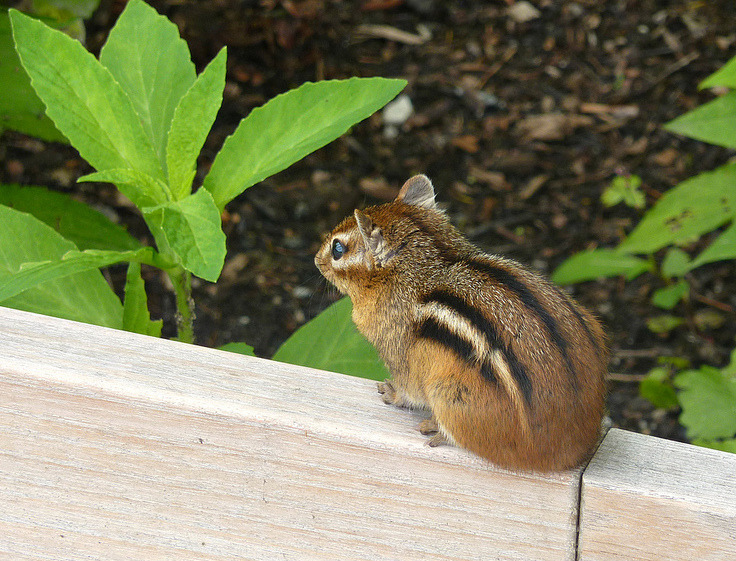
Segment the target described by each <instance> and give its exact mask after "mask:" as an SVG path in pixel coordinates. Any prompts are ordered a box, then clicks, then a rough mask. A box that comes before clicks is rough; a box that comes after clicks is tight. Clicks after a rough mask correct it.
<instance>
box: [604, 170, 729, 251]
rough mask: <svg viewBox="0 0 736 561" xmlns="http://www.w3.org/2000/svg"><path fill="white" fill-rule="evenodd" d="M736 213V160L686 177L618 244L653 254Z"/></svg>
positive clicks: (620, 248) (685, 241)
mask: <svg viewBox="0 0 736 561" xmlns="http://www.w3.org/2000/svg"><path fill="white" fill-rule="evenodd" d="M735 215H736V163H730V164H726V165H723V166H721V167H719V168H717V169H715V170H713V171H710V172H705V173H701V174H700V175H696V176H695V177H691V178H690V179H686V180H685V181H683V182H682V183H680V184H678V185H677V186H676V187H674V188H672V189H670V190H669V191H667V193H665V194H664V195H663V196H662V198H661V199H659V201H657V204H656V205H654V206H653V207H652V208H651V209H650V210H649V211H648V212H647V213H646V214H645V215H644V218H642V220H641V222H640V223H639V225H638V226H637V227H636V228H634V230H633V231H632V232H631V234H629V236H628V238H626V239H625V240H624V241H623V242H621V244H620V245H619V246H618V248H617V249H618V251H622V252H625V253H645V254H650V253H654V252H655V251H657V250H658V249H661V248H663V247H665V246H668V245H672V244H683V243H687V242H690V241H692V240H693V239H696V238H698V237H699V236H701V235H702V234H704V233H706V232H710V231H711V230H714V229H715V228H718V227H719V226H721V225H723V224H725V223H726V222H728V221H729V220H731V219H733V218H734V216H735Z"/></svg>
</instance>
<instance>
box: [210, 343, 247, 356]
mask: <svg viewBox="0 0 736 561" xmlns="http://www.w3.org/2000/svg"><path fill="white" fill-rule="evenodd" d="M217 348H218V349H220V350H221V351H227V352H229V353H236V354H239V355H245V356H256V353H255V350H254V349H253V347H251V346H250V345H246V344H245V343H225V344H224V345H222V346H221V347H217Z"/></svg>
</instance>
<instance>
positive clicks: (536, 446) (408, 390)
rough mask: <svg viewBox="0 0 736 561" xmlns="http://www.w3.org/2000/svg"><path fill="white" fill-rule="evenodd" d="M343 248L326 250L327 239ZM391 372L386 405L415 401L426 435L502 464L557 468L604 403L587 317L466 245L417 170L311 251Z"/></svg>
mask: <svg viewBox="0 0 736 561" xmlns="http://www.w3.org/2000/svg"><path fill="white" fill-rule="evenodd" d="M336 239H337V240H338V241H339V242H340V244H342V245H341V246H340V247H344V248H345V249H346V251H345V252H344V254H343V255H341V256H340V259H337V260H335V259H334V258H333V244H334V243H335V242H334V240H336ZM315 263H316V264H317V266H318V268H319V269H320V271H321V272H322V273H323V274H324V276H325V277H326V278H327V279H328V280H329V281H331V282H332V283H333V284H335V285H336V286H337V288H338V289H339V290H340V291H341V292H343V293H345V294H347V295H348V296H349V297H350V298H351V300H352V302H353V320H354V322H355V324H356V326H357V327H358V329H359V330H360V331H361V333H363V334H364V335H365V336H366V337H367V338H368V339H369V340H370V341H371V342H372V343H373V344H374V345H375V346H376V348H377V349H378V351H379V353H380V354H381V357H382V358H383V360H384V361H385V362H386V365H387V367H388V369H389V371H390V373H391V379H390V380H387V381H386V382H384V383H382V384H379V391H380V392H381V393H383V399H384V401H386V402H387V403H393V404H396V405H399V406H405V407H415V408H424V409H427V410H429V411H431V412H432V415H433V420H432V421H430V422H429V423H425V424H423V425H422V427H421V428H422V431H423V432H431V431H432V429H435V428H436V430H437V431H438V433H437V434H436V435H435V436H434V437H433V438H432V439H431V440H430V441H429V442H430V444H434V445H436V444H439V443H442V442H450V443H455V444H457V445H459V446H461V447H463V448H467V449H468V450H471V451H472V452H475V453H476V454H478V455H480V456H482V457H484V458H486V459H488V460H490V461H492V462H494V463H496V464H498V465H500V466H504V467H507V468H512V469H526V470H535V471H553V470H564V469H568V468H572V467H574V466H576V465H579V464H580V463H582V462H583V461H585V460H586V458H587V457H588V456H589V454H590V453H591V452H592V450H593V448H594V447H595V444H596V442H597V440H598V437H599V433H600V422H601V418H602V416H603V410H604V394H605V384H604V376H605V372H606V363H607V354H606V350H605V340H604V339H605V337H604V333H603V330H602V328H601V326H600V324H599V323H598V322H597V321H596V320H595V319H594V318H593V316H592V315H591V314H590V313H588V312H587V311H586V310H584V309H583V308H581V307H580V306H578V305H577V304H576V303H575V302H574V301H572V299H571V298H570V297H569V296H568V295H567V294H565V293H564V292H562V291H561V290H559V289H558V288H556V287H555V286H554V285H552V284H550V283H549V282H548V281H546V280H545V279H543V278H542V277H540V276H539V275H538V274H536V273H534V272H532V271H530V270H529V269H527V268H525V267H523V266H522V265H519V264H518V263H515V262H513V261H510V260H507V259H503V258H501V257H497V256H493V255H486V254H483V253H482V252H481V251H480V250H478V249H477V248H475V247H474V246H472V245H471V244H470V243H469V242H467V241H466V240H465V239H464V238H463V237H462V236H461V234H460V233H459V232H458V231H457V230H456V229H455V228H454V227H453V226H452V225H451V224H450V223H449V221H448V220H447V218H446V217H445V215H444V214H443V213H442V212H441V211H439V210H438V209H437V208H436V206H435V204H434V191H433V189H432V187H431V183H429V180H428V179H427V178H426V177H424V176H416V177H414V178H412V179H410V180H409V181H407V183H406V184H405V185H404V187H403V188H402V191H401V192H400V194H399V196H398V197H397V199H396V200H395V201H393V202H391V203H388V204H384V205H380V206H376V207H371V208H368V209H366V210H365V211H363V212H360V211H356V212H355V215H354V216H351V217H349V218H347V219H345V220H344V221H343V222H342V223H341V224H340V225H338V226H337V227H336V228H335V230H333V232H332V234H331V235H330V236H329V237H328V239H327V240H326V241H325V243H324V245H323V246H322V248H321V249H320V251H319V252H318V253H317V256H316V258H315Z"/></svg>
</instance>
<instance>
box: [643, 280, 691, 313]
mask: <svg viewBox="0 0 736 561" xmlns="http://www.w3.org/2000/svg"><path fill="white" fill-rule="evenodd" d="M689 293H690V285H689V284H688V282H687V281H684V280H683V281H680V282H678V283H675V284H673V285H672V286H668V287H666V288H660V289H659V290H657V291H656V292H655V293H654V295H653V296H652V304H654V305H655V306H657V307H658V308H662V309H664V310H671V309H672V308H674V307H675V306H676V305H677V303H678V302H679V301H680V300H682V299H683V298H685V297H686V296H687V295H688V294H689Z"/></svg>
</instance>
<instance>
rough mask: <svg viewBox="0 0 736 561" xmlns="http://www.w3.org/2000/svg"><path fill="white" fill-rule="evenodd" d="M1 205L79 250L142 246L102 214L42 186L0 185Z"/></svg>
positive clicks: (125, 248)
mask: <svg viewBox="0 0 736 561" xmlns="http://www.w3.org/2000/svg"><path fill="white" fill-rule="evenodd" d="M0 204H1V205H5V206H7V207H10V208H14V209H15V210H19V211H21V212H27V213H28V214H32V215H33V216H35V217H36V218H38V219H39V220H40V221H41V222H43V223H44V224H47V225H49V226H51V227H52V228H54V229H55V230H56V231H57V232H59V234H61V235H62V236H63V237H65V238H66V239H68V240H69V241H71V242H73V243H74V244H75V245H76V246H77V247H78V248H79V249H112V250H116V251H126V250H129V249H139V248H140V247H141V244H140V242H139V241H138V240H136V239H135V238H134V237H133V236H131V235H130V234H129V233H128V232H127V231H126V230H125V229H124V228H122V227H121V226H119V225H117V224H115V223H114V222H112V221H111V220H110V219H109V218H107V217H106V216H105V215H104V214H102V213H101V212H98V211H96V210H95V209H93V208H92V207H90V206H88V205H86V204H83V203H80V202H78V201H75V200H74V199H72V198H70V197H68V196H67V195H64V194H63V193H57V192H55V191H49V190H48V189H46V188H44V187H31V186H27V185H24V186H20V185H2V184H0Z"/></svg>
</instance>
